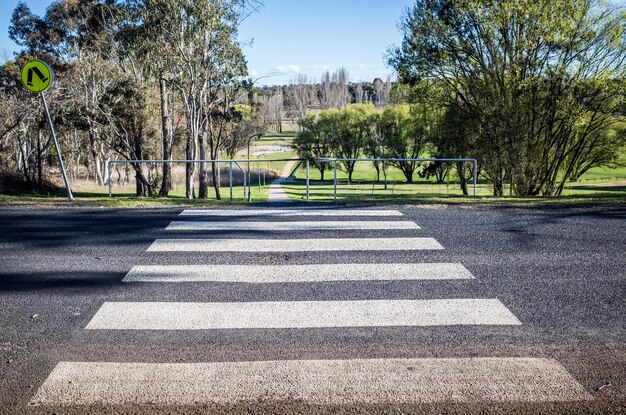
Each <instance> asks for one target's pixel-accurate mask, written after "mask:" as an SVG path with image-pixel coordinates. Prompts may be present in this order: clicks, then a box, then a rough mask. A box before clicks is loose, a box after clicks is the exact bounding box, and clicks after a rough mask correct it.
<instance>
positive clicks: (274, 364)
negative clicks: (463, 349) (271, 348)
mask: <svg viewBox="0 0 626 415" xmlns="http://www.w3.org/2000/svg"><path fill="white" fill-rule="evenodd" d="M588 399H591V396H590V395H589V394H588V393H587V392H586V391H585V389H584V388H583V387H582V386H581V385H580V384H579V383H578V382H577V381H576V380H575V379H574V378H572V376H571V375H570V374H569V373H568V372H567V371H566V370H565V369H564V368H563V367H562V366H561V365H560V364H559V363H558V362H556V361H554V360H552V359H532V358H464V359H463V358H461V359H433V358H430V359H355V360H296V361H260V362H215V363H107V362H93V363H86V362H61V363H59V364H58V365H57V366H56V368H55V369H54V370H53V371H52V374H51V375H50V376H49V377H48V379H47V380H46V381H45V383H44V384H43V386H42V387H41V388H40V389H39V391H38V392H37V394H36V396H35V397H34V398H33V399H32V401H31V404H32V405H93V404H116V405H123V404H133V403H134V404H142V403H143V404H157V405H191V404H198V403H199V404H211V403H214V404H232V403H237V402H242V401H243V402H246V401H248V402H255V401H259V400H263V401H268V400H276V401H280V400H282V401H294V400H301V401H304V402H306V403H312V404H337V405H340V404H360V403H412V402H422V403H429V402H461V403H463V402H483V401H486V402H558V401H581V400H588Z"/></svg>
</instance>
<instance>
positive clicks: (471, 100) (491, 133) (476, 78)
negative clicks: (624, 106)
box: [389, 0, 626, 195]
mask: <svg viewBox="0 0 626 415" xmlns="http://www.w3.org/2000/svg"><path fill="white" fill-rule="evenodd" d="M624 26H625V15H624V13H623V12H622V11H620V10H618V9H615V8H611V7H610V6H606V5H605V4H604V3H603V2H600V1H599V0H563V1H556V2H555V1H548V0H540V1H536V0H504V1H493V0H490V1H482V0H417V1H416V2H415V5H414V7H413V8H412V9H411V10H410V11H409V12H408V13H407V15H406V17H405V20H404V23H403V25H402V28H403V31H404V40H403V43H402V46H401V47H399V48H396V49H394V50H392V51H391V53H390V58H389V63H390V64H391V65H392V66H393V67H394V68H396V70H397V71H398V73H399V74H400V77H401V79H402V80H403V81H405V82H408V83H416V82H418V81H419V80H423V79H432V80H436V81H438V82H442V83H443V84H444V85H446V87H447V88H448V89H449V91H450V92H449V94H448V100H447V102H446V104H447V105H448V106H452V105H456V106H457V109H458V111H460V112H464V113H465V114H466V115H464V118H467V119H472V120H475V121H476V124H477V128H476V131H477V134H476V136H475V144H476V147H475V151H476V154H475V157H476V158H478V159H479V161H480V164H481V166H482V169H483V174H485V175H486V176H487V178H489V179H490V180H491V181H492V182H493V185H494V194H495V195H502V194H503V192H504V185H505V183H508V184H509V185H510V187H511V189H512V192H513V193H515V194H517V195H536V194H544V195H552V194H559V193H560V192H561V191H562V189H563V185H564V183H565V182H566V181H567V180H569V179H571V178H572V174H573V172H574V170H575V166H576V165H577V164H580V162H581V161H582V160H584V159H585V158H586V157H587V154H588V153H586V152H585V151H583V149H585V148H590V145H591V143H592V142H593V137H594V136H595V132H596V131H599V130H603V129H606V128H607V127H610V126H611V125H612V124H613V123H615V122H616V121H617V120H616V119H615V117H614V112H615V111H614V110H615V109H616V108H618V107H619V106H620V105H621V104H620V102H621V97H622V96H623V90H622V91H616V90H615V89H614V85H615V82H614V80H615V79H623V77H624V65H623V63H624V59H625V58H626V53H625V50H626V49H625V46H626V44H625V41H624V36H623V33H624ZM605 150H606V151H608V152H609V153H613V154H615V153H616V151H618V147H616V146H611V147H610V148H608V147H605ZM610 158H611V157H609V159H610Z"/></svg>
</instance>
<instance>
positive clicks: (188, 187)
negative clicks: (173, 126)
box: [185, 134, 195, 199]
mask: <svg viewBox="0 0 626 415" xmlns="http://www.w3.org/2000/svg"><path fill="white" fill-rule="evenodd" d="M185 158H186V159H187V161H191V160H193V159H194V155H193V143H192V140H191V137H190V135H189V134H188V135H187V147H186V148H185ZM193 171H194V166H193V163H185V197H186V198H187V199H193V198H194V197H195V195H194V189H193Z"/></svg>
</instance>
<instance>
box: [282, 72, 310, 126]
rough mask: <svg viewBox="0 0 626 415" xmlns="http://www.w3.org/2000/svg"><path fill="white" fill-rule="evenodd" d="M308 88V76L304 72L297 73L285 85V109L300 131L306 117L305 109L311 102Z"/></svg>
mask: <svg viewBox="0 0 626 415" xmlns="http://www.w3.org/2000/svg"><path fill="white" fill-rule="evenodd" d="M310 90H311V87H310V85H309V78H308V77H307V76H306V75H304V74H299V75H298V76H297V77H296V78H295V79H293V80H292V81H291V85H289V86H288V87H287V100H288V102H289V107H288V110H287V111H288V114H289V116H290V117H291V118H293V119H294V121H295V122H296V124H297V125H298V129H299V130H300V131H302V127H301V123H302V121H303V120H304V119H305V118H306V113H307V109H308V107H309V105H310V104H311V93H310Z"/></svg>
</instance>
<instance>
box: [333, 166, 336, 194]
mask: <svg viewBox="0 0 626 415" xmlns="http://www.w3.org/2000/svg"><path fill="white" fill-rule="evenodd" d="M333 175H334V180H333V183H334V191H333V201H335V202H336V201H337V160H334V163H333Z"/></svg>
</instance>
